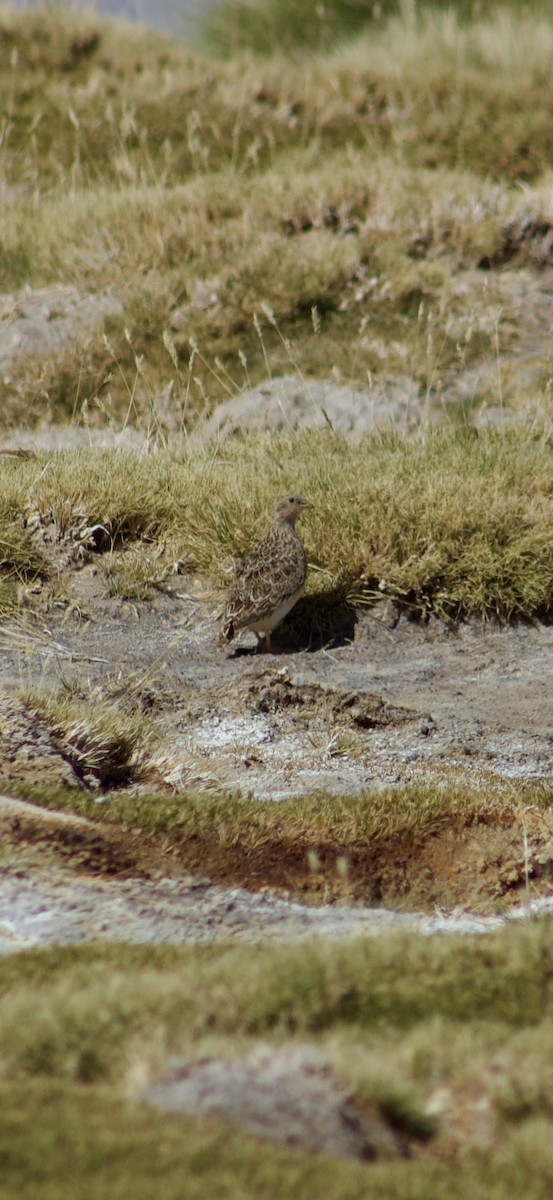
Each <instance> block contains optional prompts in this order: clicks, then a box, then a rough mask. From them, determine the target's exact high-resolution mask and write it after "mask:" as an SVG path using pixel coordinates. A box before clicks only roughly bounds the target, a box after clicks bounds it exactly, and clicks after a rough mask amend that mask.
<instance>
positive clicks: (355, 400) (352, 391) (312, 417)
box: [190, 375, 436, 445]
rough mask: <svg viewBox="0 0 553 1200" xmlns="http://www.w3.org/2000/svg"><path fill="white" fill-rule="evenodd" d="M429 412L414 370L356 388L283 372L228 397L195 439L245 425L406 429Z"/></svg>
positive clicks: (348, 431) (357, 431)
mask: <svg viewBox="0 0 553 1200" xmlns="http://www.w3.org/2000/svg"><path fill="white" fill-rule="evenodd" d="M425 415H426V404H425V397H424V396H422V395H421V394H420V391H419V388H418V385H417V383H416V382H415V381H414V380H413V379H410V378H409V377H408V376H401V377H395V378H393V379H391V378H390V379H383V380H379V381H378V382H375V383H374V384H373V385H372V387H368V386H367V388H354V387H348V386H345V385H342V384H337V383H334V382H333V381H332V380H326V381H319V380H313V379H309V380H303V379H302V378H301V376H299V375H283V376H281V377H280V378H278V379H268V380H266V381H265V382H264V383H261V384H259V385H258V386H257V387H254V388H249V389H248V390H247V391H245V392H240V394H239V395H238V396H234V397H233V398H232V399H231V400H226V401H224V403H223V404H220V405H219V406H218V407H217V408H216V409H215V411H214V412H213V413H212V415H211V416H210V417H209V418H208V419H207V420H206V421H203V422H201V423H200V424H199V425H198V426H197V427H196V429H195V430H194V432H193V433H192V435H191V438H190V440H191V442H192V443H196V444H197V445H203V444H205V443H206V442H210V441H215V440H217V439H220V440H224V439H225V438H228V437H231V436H232V435H233V434H237V433H240V432H244V431H248V432H249V431H254V430H274V431H275V432H277V433H281V432H285V431H286V430H292V429H324V428H325V427H327V428H328V427H330V428H332V429H333V430H334V431H335V432H336V433H341V434H344V435H346V436H355V437H360V436H361V435H362V434H365V433H371V432H372V431H373V430H374V429H378V428H382V427H384V426H390V427H392V428H394V429H396V430H397V431H398V432H402V433H406V432H410V431H411V430H412V429H414V428H416V426H417V425H419V424H420V421H421V419H422V418H423V416H425ZM432 419H436V414H432Z"/></svg>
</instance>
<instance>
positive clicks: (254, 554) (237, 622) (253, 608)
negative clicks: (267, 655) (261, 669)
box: [224, 533, 305, 630]
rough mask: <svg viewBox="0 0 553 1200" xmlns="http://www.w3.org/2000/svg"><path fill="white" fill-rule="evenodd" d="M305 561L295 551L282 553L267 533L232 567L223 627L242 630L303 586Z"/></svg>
mask: <svg viewBox="0 0 553 1200" xmlns="http://www.w3.org/2000/svg"><path fill="white" fill-rule="evenodd" d="M304 581H305V562H304V560H303V557H302V555H301V554H300V555H298V553H297V552H296V553H294V554H292V553H288V554H286V553H284V554H283V552H282V546H281V545H280V543H279V542H278V540H277V539H276V538H274V537H272V536H271V533H269V534H268V535H267V537H266V538H264V540H263V541H262V542H260V544H259V546H257V547H256V549H255V550H252V551H251V553H250V554H248V555H247V556H246V558H243V559H241V560H240V562H239V565H238V566H237V568H235V576H234V580H233V582H232V584H231V587H230V590H229V593H228V597H227V604H226V610H225V620H224V624H225V627H230V626H232V628H233V629H234V630H238V629H243V628H244V626H245V625H250V624H251V623H252V622H253V621H262V620H263V618H264V617H267V616H268V615H269V614H270V613H271V612H272V611H273V609H275V608H276V606H277V605H278V604H282V603H283V601H285V600H287V599H288V598H289V597H290V596H293V595H294V593H295V592H297V591H298V590H299V588H301V587H302V585H303V583H304Z"/></svg>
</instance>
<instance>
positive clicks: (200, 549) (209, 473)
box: [2, 426, 553, 618]
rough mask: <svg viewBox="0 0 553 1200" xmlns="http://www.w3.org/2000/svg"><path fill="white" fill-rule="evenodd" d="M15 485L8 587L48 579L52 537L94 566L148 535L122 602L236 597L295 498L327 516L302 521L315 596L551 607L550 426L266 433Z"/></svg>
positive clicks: (444, 605)
mask: <svg viewBox="0 0 553 1200" xmlns="http://www.w3.org/2000/svg"><path fill="white" fill-rule="evenodd" d="M2 474H3V489H4V512H5V518H4V519H5V521H6V523H7V529H8V531H9V530H13V529H14V528H16V527H17V531H18V532H17V536H18V539H19V541H18V547H19V551H18V553H19V557H18V560H17V563H16V562H13V563H12V565H11V566H10V562H8V559H6V565H5V571H6V572H8V574H9V575H10V576H11V577H13V576H22V575H24V572H23V569H22V567H21V565H20V564H21V562H26V563H27V564H29V563H30V564H31V565H33V564H35V565H34V566H33V570H32V571H31V578H33V577H34V576H35V574H36V571H37V570H38V567H37V565H36V564H39V563H40V561H41V560H40V556H39V552H38V551H36V550H35V547H36V546H37V545H38V546H39V547H40V546H41V545H42V543H41V540H40V539H41V538H44V537H45V536H46V537H47V538H48V539H50V540H52V539H53V540H54V542H55V541H56V539H60V538H61V539H64V540H65V543H66V544H69V546H73V547H75V546H80V547H81V548H82V552H83V553H85V554H88V555H90V554H91V553H92V554H93V553H95V552H100V553H101V552H102V551H105V550H113V549H115V550H117V549H121V548H124V547H125V546H128V545H132V544H135V545H136V543H137V539H145V540H146V542H151V543H154V547H153V548H152V549H148V547H147V546H146V548H145V551H144V554H143V556H142V558H141V559H140V554H139V550H138V549H137V550H136V552H135V553H133V554H132V555H130V556H129V555H123V556H122V557H120V558H119V559H118V558H117V557H116V558H115V559H113V558H111V559H110V562H109V570H110V572H111V578H110V580H109V587H110V589H111V591H112V592H113V591H114V590H115V592H119V594H128V595H130V594H131V593H134V595H135V596H139V595H143V594H144V590H145V589H146V588H148V587H150V586H152V585H153V586H156V585H157V586H159V585H161V586H163V584H164V582H166V581H167V579H168V577H169V576H170V574H171V572H172V571H182V570H189V571H199V572H202V573H203V574H204V575H207V576H210V577H211V579H213V580H214V581H215V582H217V584H219V585H226V582H227V580H228V574H227V572H228V569H229V568H230V565H231V562H232V559H233V557H235V556H237V555H239V554H241V553H243V552H244V550H246V549H248V548H249V546H251V544H252V543H253V542H254V541H255V539H256V537H257V536H258V535H259V534H260V533H261V531H262V530H263V528H264V527H265V526H266V524H267V522H268V520H269V519H270V514H271V511H272V506H273V503H274V501H275V499H276V498H278V496H279V495H282V494H284V493H285V492H286V491H287V490H289V489H290V488H292V489H296V490H299V491H300V492H301V493H303V494H305V495H306V496H308V497H309V498H310V499H311V501H312V503H313V504H314V506H315V507H314V511H313V512H312V513H310V515H309V517H308V518H306V519H305V520H304V522H303V531H304V539H305V543H306V546H307V549H308V555H309V559H310V562H311V564H312V568H313V569H312V571H311V575H310V584H309V586H310V588H311V590H312V591H313V590H315V591H320V590H321V589H322V590H323V591H324V590H332V589H336V588H337V589H338V590H339V591H340V592H341V594H342V595H345V594H348V593H349V594H350V595H351V596H352V598H353V599H355V600H362V601H364V602H367V603H371V602H373V601H374V600H375V599H381V598H382V596H383V595H385V596H388V597H394V598H397V599H398V600H399V601H400V602H403V603H405V604H407V605H408V606H410V607H411V608H414V609H415V610H418V611H419V612H420V613H423V612H425V611H427V610H428V609H433V610H434V611H435V612H436V613H437V614H438V615H440V616H442V617H444V616H445V617H451V616H460V617H471V616H477V615H480V616H482V615H486V614H494V615H497V616H499V617H501V618H510V617H514V616H532V615H547V614H548V613H550V612H551V609H552V605H553V563H552V559H551V542H552V537H553V528H552V526H553V506H552V496H551V442H550V436H549V433H548V431H547V429H544V428H539V427H537V428H536V429H526V430H525V431H522V430H521V429H517V430H510V431H504V432H494V431H486V432H482V433H476V432H475V431H473V430H471V429H467V428H462V427H455V426H452V427H446V428H445V429H442V430H438V431H435V430H434V431H432V430H430V431H427V432H426V433H424V434H421V436H420V437H419V438H417V439H415V440H412V441H410V442H405V441H404V440H402V439H401V438H398V437H395V436H394V435H392V434H386V435H375V436H374V437H372V438H368V439H365V440H363V441H361V442H360V443H359V444H357V445H351V444H349V443H347V442H346V441H344V440H343V439H342V438H340V437H337V436H335V435H333V434H331V433H330V432H329V431H327V432H322V433H312V434H307V433H305V434H300V433H298V434H294V435H290V436H282V437H278V438H277V437H274V436H270V435H267V436H266V437H250V438H248V437H245V438H243V439H239V440H238V441H234V442H233V443H232V444H223V445H221V446H220V447H218V448H215V449H206V450H204V451H195V452H193V453H192V452H191V453H188V452H187V451H186V450H185V449H184V450H183V452H182V454H181V455H177V454H175V455H173V454H170V453H168V452H163V451H159V452H156V453H151V454H142V455H138V454H136V455H130V454H128V455H127V454H122V453H120V452H110V453H107V452H104V453H94V452H91V451H75V452H72V453H68V454H61V455H45V456H43V457H39V458H37V459H36V460H35V459H33V460H29V461H26V460H7V461H6V462H5V463H4V464H3V465H2ZM16 521H18V524H17V526H16ZM22 521H23V522H27V526H26V527H24V525H23V524H22ZM6 536H7V535H6ZM155 547H157V549H155ZM33 555H34V557H33ZM12 557H13V556H12ZM10 561H11V560H10ZM18 564H19V565H18ZM118 564H119V566H120V569H121V572H122V574H121V581H120V584H119V583H118V582H117V578H118V576H117V569H118ZM28 569H30V568H28Z"/></svg>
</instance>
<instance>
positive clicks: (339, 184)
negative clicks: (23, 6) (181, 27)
mask: <svg viewBox="0 0 553 1200" xmlns="http://www.w3.org/2000/svg"><path fill="white" fill-rule="evenodd" d="M1 28H2V38H1V40H0V68H1V70H0V100H2V101H3V107H4V110H5V112H6V119H5V129H4V133H3V140H2V150H1V154H0V190H2V194H3V196H4V198H5V200H6V201H7V203H6V204H5V207H4V213H3V223H2V232H1V235H0V250H1V253H0V259H1V264H0V287H1V288H2V290H3V291H7V290H14V289H17V288H19V287H21V286H22V285H23V284H27V283H30V284H31V285H34V286H36V285H49V284H52V283H56V284H57V283H60V282H63V283H66V284H73V285H75V286H76V287H77V288H78V289H79V290H80V291H81V292H82V293H85V294H86V293H93V294H103V293H105V292H106V291H107V290H111V291H113V292H114V293H115V294H116V295H117V296H118V297H119V298H120V300H121V302H122V304H123V308H124V313H123V316H122V317H121V318H117V319H115V318H112V319H111V320H110V321H109V323H108V325H109V328H108V329H107V333H108V342H107V344H106V343H105V342H104V340H103V338H102V335H101V332H100V333H99V334H92V335H91V336H90V338H88V339H86V340H85V339H82V341H81V344H80V345H79V346H78V347H77V350H76V352H75V351H73V350H72V351H70V352H64V353H63V354H61V355H54V356H53V358H52V360H51V361H48V360H47V359H46V360H44V359H42V360H41V361H40V362H32V361H30V360H28V361H26V362H25V363H23V364H21V365H20V366H19V367H16V368H14V370H13V371H11V372H10V378H9V380H8V382H7V383H6V384H5V386H4V389H3V391H4V395H3V412H4V414H5V415H4V420H10V421H11V422H12V423H13V422H16V421H20V420H21V415H22V413H23V414H26V419H27V420H29V421H30V422H32V421H36V420H38V419H40V417H41V416H44V415H53V416H65V417H67V416H74V417H77V418H84V419H86V420H93V421H95V422H97V423H104V422H106V421H115V422H117V423H119V424H120V423H121V422H122V421H123V420H125V418H126V417H127V419H128V418H129V417H130V419H131V420H132V421H133V422H135V423H138V424H141V425H143V426H144V425H145V424H148V425H150V424H152V426H153V427H154V428H155V427H156V424H159V420H158V418H159V409H160V407H163V406H160V397H161V395H162V394H163V392H164V389H167V387H168V386H169V385H171V386H172V388H173V391H172V396H171V398H170V402H169V406H168V407H169V414H167V412H166V411H164V412H163V416H162V420H161V424H162V425H163V423H164V421H165V419H166V417H167V415H168V416H169V420H168V421H165V428H166V432H167V430H168V431H169V434H171V432H172V431H174V429H175V428H177V429H178V428H180V427H181V426H184V427H185V428H188V427H189V426H190V425H191V424H193V422H194V420H195V419H196V417H197V415H198V413H199V412H201V411H203V410H204V409H206V408H208V409H209V408H211V407H213V405H214V404H215V403H216V402H217V401H219V400H221V399H222V398H224V397H225V396H226V395H227V394H228V389H230V390H231V391H237V390H239V389H240V388H242V387H244V386H246V385H247V383H248V382H255V381H256V380H259V379H260V378H261V377H263V375H264V374H266V363H265V357H264V354H263V353H262V350H261V347H260V345H259V339H258V337H257V334H256V331H255V327H254V324H253V319H252V318H253V314H254V313H255V312H257V313H261V306H262V304H263V303H264V302H265V303H268V304H269V305H270V306H271V307H272V309H273V311H274V313H275V315H276V318H277V320H278V321H279V322H280V323H281V325H282V330H283V332H284V334H285V336H286V337H289V338H290V339H291V340H292V342H293V344H294V353H295V356H296V358H297V361H298V363H299V364H300V365H301V368H302V369H303V370H304V371H305V372H306V373H307V374H313V375H319V376H327V375H328V374H329V373H331V372H332V371H334V372H335V373H337V374H338V375H341V376H342V377H343V378H345V379H352V380H356V381H359V382H366V381H367V373H368V372H370V373H371V376H372V377H373V378H379V377H381V376H382V375H384V374H394V373H405V372H407V371H408V372H409V374H411V375H412V376H413V377H415V378H416V379H417V380H418V381H419V383H420V385H421V387H422V388H426V387H429V388H430V387H432V388H433V389H434V390H437V393H438V395H439V394H440V389H441V387H442V386H443V385H444V380H446V378H447V375H448V372H453V373H454V374H455V373H456V372H459V371H460V370H462V369H464V368H465V367H466V366H467V365H470V364H471V363H477V362H485V361H486V360H487V359H488V360H489V358H490V356H492V357H495V355H496V353H497V350H498V348H499V351H500V352H501V350H502V349H503V348H505V346H507V345H508V343H509V339H510V337H511V325H510V320H509V312H508V306H507V309H506V306H505V298H504V297H502V296H500V295H499V294H496V285H495V281H494V278H493V273H492V275H491V276H490V274H489V273H486V274H479V273H478V272H476V273H475V272H474V268H477V266H478V264H479V263H481V262H488V263H489V262H494V261H500V260H501V256H502V254H505V255H506V256H507V257H508V256H509V255H510V256H511V257H512V256H513V255H516V253H517V250H516V247H513V245H512V239H511V242H509V246H510V249H508V250H507V249H505V247H506V236H507V235H506V232H505V231H506V228H507V227H508V226H509V223H510V222H511V223H512V222H513V221H515V223H516V221H517V219H521V218H523V217H525V216H528V215H530V216H531V217H532V218H534V219H535V220H536V221H537V222H538V224H539V222H540V221H542V222H545V224H546V225H547V223H548V222H550V220H551V204H550V186H549V182H548V180H547V178H544V175H543V171H544V164H545V163H547V162H548V161H549V160H550V158H551V149H552V146H553V142H552V134H551V122H550V121H549V119H548V112H549V108H550V89H551V82H550V72H549V69H548V68H549V60H550V56H551V40H552V36H553V35H552V33H551V28H552V27H551V25H550V23H549V21H548V19H547V17H546V16H545V15H543V13H537V12H536V11H534V10H533V9H532V10H530V11H525V13H524V14H517V12H516V10H515V9H513V8H510V7H509V9H507V10H506V9H504V8H503V9H502V10H499V11H496V12H495V13H494V14H492V15H488V16H486V15H485V14H484V15H482V16H481V17H480V18H479V19H478V20H474V21H473V22H469V23H463V22H462V21H460V20H457V19H456V18H455V17H454V16H453V15H452V13H451V12H448V13H443V12H442V13H440V12H433V13H432V12H427V13H425V14H424V15H423V16H422V17H421V18H420V20H418V19H417V20H416V21H415V22H414V23H413V21H411V20H410V19H409V14H408V11H407V9H405V11H404V12H403V15H402V16H398V17H396V18H394V19H393V20H392V21H391V23H385V24H384V25H383V26H382V28H379V29H373V31H372V32H371V35H370V37H367V38H366V39H361V40H358V41H357V42H355V43H354V44H352V45H344V46H341V47H340V48H339V49H338V50H336V51H335V52H333V53H330V54H328V55H319V56H316V55H311V56H310V57H308V58H307V59H303V60H301V61H298V62H292V61H286V62H283V61H280V60H279V61H272V60H266V61H263V62H260V61H259V60H254V59H252V58H251V57H242V58H238V59H235V60H233V61H231V62H228V63H224V64H222V63H220V62H219V63H215V62H206V60H205V59H203V58H201V57H199V56H194V55H192V54H191V53H190V52H188V51H186V50H185V49H184V48H183V47H179V46H178V45H177V44H172V43H169V42H167V41H165V40H164V39H162V38H158V37H156V36H155V35H153V34H152V35H151V34H148V35H145V34H144V33H143V32H140V31H139V30H136V29H132V30H129V31H127V32H125V34H124V35H122V34H121V33H120V32H119V31H118V30H117V28H116V27H115V26H108V25H104V24H102V23H101V22H99V21H98V20H97V19H96V18H92V17H86V18H85V17H76V16H69V15H67V14H64V15H63V16H61V15H60V14H59V13H56V12H55V11H48V13H45V12H42V13H36V12H35V13H25V14H15V13H13V12H10V10H5V11H4V13H3V16H2V26H1ZM422 65H424V70H423V69H422ZM521 180H524V181H525V188H524V191H523V192H522V193H521V191H520V186H519V184H520V181H521ZM507 242H508V239H507ZM519 249H520V250H521V253H522V257H523V258H524V255H525V254H526V255H527V256H529V258H530V259H531V257H532V246H531V245H530V244H529V243H528V242H526V244H525V243H524V239H522V245H521V247H519ZM460 271H461V272H462V280H461V279H460V278H459V275H458V273H459V272H460ZM471 271H472V274H471ZM465 273H466V274H465ZM461 282H462V285H463V286H460V284H461ZM312 308H316V309H317V311H318V313H319V321H320V324H321V336H319V337H314V336H313V328H312V323H311V309H312ZM499 309H503V312H502V315H501V319H499V318H498V311H499ZM460 327H461V333H460ZM125 329H127V330H128V331H129V332H130V334H131V340H130V341H129V339H128V338H127V337H126V336H125ZM167 331H169V333H170V336H171V338H172V340H173V343H174V345H175V347H176V354H177V357H176V359H175V360H174V361H173V360H172V356H171V354H170V353H168V350H167V344H166V343H164V333H166V332H167ZM265 337H266V339H267V345H266V350H267V354H268V357H269V361H270V365H271V370H272V371H273V373H275V374H278V373H279V372H281V371H282V369H283V366H285V364H286V355H285V353H284V351H283V347H282V343H281V342H280V340H279V337H278V336H277V334H276V333H275V331H274V329H271V327H270V326H268V327H267V328H266V330H265ZM194 347H196V349H194ZM538 391H539V389H538ZM481 399H484V400H486V401H489V400H490V399H493V400H496V399H497V396H496V394H495V392H494V394H493V396H490V395H489V394H486V395H485V396H484V397H481ZM166 409H167V404H165V410H166ZM156 413H157V417H156Z"/></svg>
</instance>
